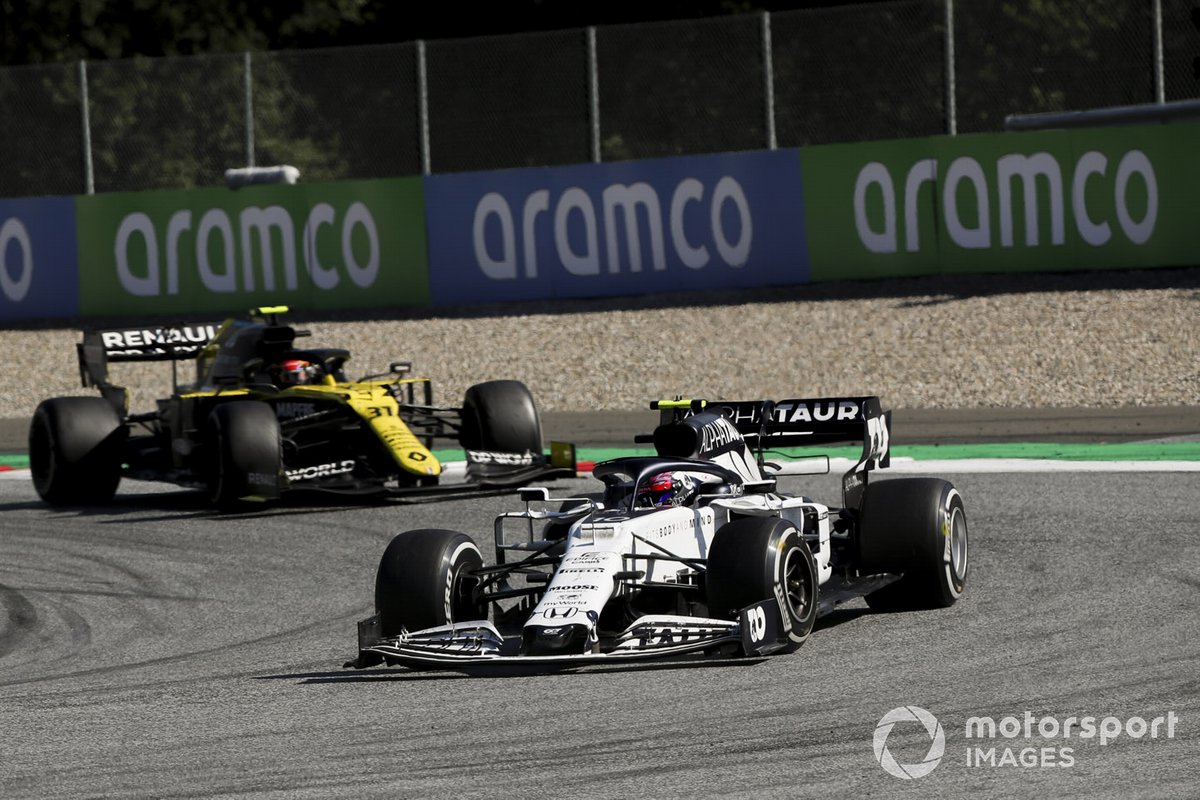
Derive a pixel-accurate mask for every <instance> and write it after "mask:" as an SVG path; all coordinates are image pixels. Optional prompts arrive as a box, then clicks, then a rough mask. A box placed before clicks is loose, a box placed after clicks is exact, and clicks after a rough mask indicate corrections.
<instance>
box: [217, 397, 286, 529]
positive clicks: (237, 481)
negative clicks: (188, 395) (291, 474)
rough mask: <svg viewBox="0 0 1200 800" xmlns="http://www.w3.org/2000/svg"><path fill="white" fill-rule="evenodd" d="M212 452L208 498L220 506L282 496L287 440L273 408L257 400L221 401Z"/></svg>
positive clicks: (227, 507) (233, 507)
mask: <svg viewBox="0 0 1200 800" xmlns="http://www.w3.org/2000/svg"><path fill="white" fill-rule="evenodd" d="M206 450H207V452H208V459H207V465H206V471H207V476H206V479H207V482H208V498H209V500H210V501H211V502H212V503H213V505H215V506H216V507H217V508H218V509H221V510H222V511H235V510H238V509H240V508H243V507H244V506H245V501H246V500H249V499H260V500H261V499H271V498H276V497H278V496H279V489H280V483H281V480H280V474H281V472H282V469H283V444H282V439H281V437H280V433H279V420H278V419H277V418H276V416H275V411H274V410H273V409H272V408H271V406H269V405H267V404H266V403H261V402H258V401H254V400H244V401H235V402H231V403H223V404H221V405H218V406H217V407H216V408H214V409H213V411H212V414H210V415H209V418H208V431H207V437H206Z"/></svg>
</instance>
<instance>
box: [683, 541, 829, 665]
mask: <svg viewBox="0 0 1200 800" xmlns="http://www.w3.org/2000/svg"><path fill="white" fill-rule="evenodd" d="M705 593H706V596H707V599H708V610H709V613H710V614H711V615H712V616H714V617H719V618H724V619H733V618H735V617H736V616H737V613H738V611H740V610H741V609H742V608H745V607H746V606H749V605H753V604H754V603H758V602H761V601H763V600H768V599H771V598H775V599H776V601H777V603H778V606H779V609H780V616H781V618H782V619H783V622H784V627H785V628H787V629H788V638H789V640H790V642H791V647H792V648H795V647H799V646H800V645H801V644H803V643H804V641H805V640H806V639H807V638H808V636H809V634H810V633H812V629H813V625H814V624H815V623H816V619H817V566H816V561H815V560H814V559H813V555H812V551H811V550H810V549H809V547H808V545H807V544H805V542H804V540H803V538H802V537H801V536H800V532H799V531H798V530H797V529H796V526H795V525H793V524H792V523H790V522H787V521H785V520H782V519H780V518H778V517H747V518H744V519H737V520H733V521H731V522H728V523H726V524H725V525H722V526H721V528H720V529H718V530H717V533H716V535H715V536H714V537H713V541H712V545H711V546H710V548H709V553H708V569H707V571H706V573H705Z"/></svg>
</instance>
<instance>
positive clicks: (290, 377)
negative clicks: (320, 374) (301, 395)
mask: <svg viewBox="0 0 1200 800" xmlns="http://www.w3.org/2000/svg"><path fill="white" fill-rule="evenodd" d="M279 368H280V369H279V374H280V381H281V382H282V383H283V385H285V386H301V385H303V384H306V383H309V382H310V381H311V380H312V379H313V377H314V375H316V371H317V368H316V367H315V366H313V365H312V364H311V363H309V362H308V361H305V360H303V359H300V358H289V359H288V360H286V361H284V362H283V363H282V364H280V365H279Z"/></svg>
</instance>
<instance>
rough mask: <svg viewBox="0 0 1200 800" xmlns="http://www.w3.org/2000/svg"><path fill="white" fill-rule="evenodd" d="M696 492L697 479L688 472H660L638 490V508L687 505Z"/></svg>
mask: <svg viewBox="0 0 1200 800" xmlns="http://www.w3.org/2000/svg"><path fill="white" fill-rule="evenodd" d="M695 494H696V481H695V480H694V479H693V478H692V476H691V475H688V474H687V473H686V472H660V473H658V474H657V475H654V476H651V477H650V478H649V479H648V480H647V481H646V482H645V483H643V484H642V485H641V486H640V487H639V488H638V492H637V497H636V498H635V500H634V505H635V506H636V507H638V508H662V507H664V506H682V505H687V504H688V503H689V502H690V501H691V499H692V497H694V496H695Z"/></svg>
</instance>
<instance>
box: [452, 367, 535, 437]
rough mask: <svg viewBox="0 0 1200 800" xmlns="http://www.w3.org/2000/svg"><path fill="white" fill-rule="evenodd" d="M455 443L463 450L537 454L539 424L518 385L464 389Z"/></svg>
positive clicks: (501, 383) (502, 383)
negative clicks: (460, 445)
mask: <svg viewBox="0 0 1200 800" xmlns="http://www.w3.org/2000/svg"><path fill="white" fill-rule="evenodd" d="M459 442H460V443H461V444H462V446H463V448H464V449H467V450H487V451H492V452H500V453H527V452H528V453H541V451H542V423H541V420H540V418H539V417H538V412H537V406H536V405H535V404H534V402H533V395H532V394H530V393H529V389H528V388H527V387H526V386H525V384H523V383H521V382H520V381H487V382H485V383H477V384H475V385H474V386H472V387H470V388H469V389H467V392H466V396H465V397H464V398H463V409H462V429H461V430H460V431H459Z"/></svg>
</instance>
